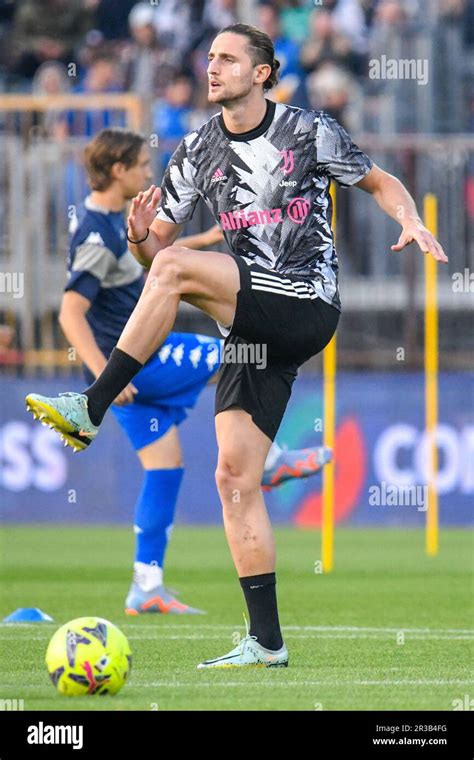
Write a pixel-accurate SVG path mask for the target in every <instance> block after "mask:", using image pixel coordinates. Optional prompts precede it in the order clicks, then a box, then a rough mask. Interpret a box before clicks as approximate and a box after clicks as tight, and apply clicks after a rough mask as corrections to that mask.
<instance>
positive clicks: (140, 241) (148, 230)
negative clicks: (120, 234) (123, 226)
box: [127, 227, 150, 245]
mask: <svg viewBox="0 0 474 760" xmlns="http://www.w3.org/2000/svg"><path fill="white" fill-rule="evenodd" d="M149 234H150V228H149V227H147V230H146V235H145V237H144V238H142V239H141V240H132V238H129V237H128V230H127V240H128V242H129V243H133V244H134V245H139V244H140V243H144V242H145V240H146V239H147V237H148V235H149Z"/></svg>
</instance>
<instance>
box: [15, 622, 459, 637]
mask: <svg viewBox="0 0 474 760" xmlns="http://www.w3.org/2000/svg"><path fill="white" fill-rule="evenodd" d="M59 625H60V624H59V623H1V624H0V631H1V630H2V629H3V630H16V629H19V628H38V626H41V627H45V628H46V626H48V627H51V626H54V627H56V628H57V627H59ZM61 625H62V623H61ZM117 625H118V626H119V628H130V629H133V630H135V631H137V630H140V631H141V630H145V629H147V628H151V629H152V630H154V631H161V630H163V631H167V630H170V629H177V630H181V629H183V628H191V629H192V630H196V631H198V630H207V629H209V630H213V631H215V630H226V631H228V630H231V631H235V630H238V629H240V628H242V627H243V626H242V623H235V624H231V623H228V624H227V623H226V624H224V623H217V624H216V625H210V624H201V623H196V624H193V623H183V624H175V623H169V624H168V623H167V622H164V623H158V621H157V623H156V624H149V623H138V622H137V623H117ZM282 630H283V631H328V632H331V631H334V632H338V631H340V632H344V631H348V632H354V633H358V632H360V633H371V632H373V633H419V634H424V633H428V634H430V633H432V634H443V633H446V634H450V633H455V634H467V635H470V636H474V629H472V628H405V627H404V626H400V627H399V628H383V627H365V626H356V625H351V626H344V625H336V626H330V625H284V626H282Z"/></svg>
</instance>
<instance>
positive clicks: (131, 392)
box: [114, 383, 138, 406]
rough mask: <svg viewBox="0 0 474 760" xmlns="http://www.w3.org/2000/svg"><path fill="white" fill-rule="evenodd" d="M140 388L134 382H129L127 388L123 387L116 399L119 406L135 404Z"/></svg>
mask: <svg viewBox="0 0 474 760" xmlns="http://www.w3.org/2000/svg"><path fill="white" fill-rule="evenodd" d="M137 393H138V390H137V389H136V388H135V386H134V385H132V383H129V384H128V385H127V387H126V388H124V389H123V391H121V392H120V393H119V395H118V396H117V398H116V399H115V401H114V404H117V406H126V405H127V404H133V402H134V400H135V396H136V394H137Z"/></svg>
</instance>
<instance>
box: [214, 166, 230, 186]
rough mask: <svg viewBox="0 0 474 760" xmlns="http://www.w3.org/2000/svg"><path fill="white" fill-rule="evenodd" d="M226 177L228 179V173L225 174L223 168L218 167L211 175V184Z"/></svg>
mask: <svg viewBox="0 0 474 760" xmlns="http://www.w3.org/2000/svg"><path fill="white" fill-rule="evenodd" d="M225 179H227V175H226V174H224V172H223V171H222V169H216V171H215V172H214V174H213V175H212V177H211V185H214V184H215V183H216V182H223V181H224V180H225Z"/></svg>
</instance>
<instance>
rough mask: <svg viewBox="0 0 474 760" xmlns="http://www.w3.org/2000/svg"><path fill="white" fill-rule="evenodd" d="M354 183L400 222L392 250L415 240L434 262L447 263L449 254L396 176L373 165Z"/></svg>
mask: <svg viewBox="0 0 474 760" xmlns="http://www.w3.org/2000/svg"><path fill="white" fill-rule="evenodd" d="M356 185H357V187H360V188H361V189H362V190H365V191H366V192H367V193H371V194H372V195H373V196H374V198H375V200H376V201H377V203H378V204H379V206H380V208H381V209H383V211H385V212H386V213H387V214H388V215H389V216H391V217H392V219H395V221H397V222H398V223H399V224H400V225H401V227H402V231H401V233H400V237H399V239H398V242H397V243H396V244H395V245H392V251H401V250H402V249H403V248H405V246H407V245H409V244H410V243H412V242H413V241H415V242H416V243H418V245H419V247H420V249H421V250H422V251H423V253H431V255H432V256H434V258H435V259H436V261H441V262H442V263H444V264H445V263H447V261H448V257H447V256H446V254H445V252H444V251H443V249H442V247H441V245H440V244H439V243H438V241H437V240H436V238H435V237H434V235H432V234H431V232H430V231H429V230H428V229H427V228H426V227H425V226H424V224H423V222H422V221H421V219H420V216H419V214H418V211H417V209H416V205H415V201H414V200H413V198H412V197H411V195H410V193H409V192H408V190H407V189H406V187H405V186H404V185H403V184H402V183H401V182H400V180H399V179H397V178H396V177H394V176H393V175H392V174H388V172H384V171H383V170H382V169H380V167H378V166H376V165H375V164H374V165H373V167H372V169H371V170H370V172H369V173H368V174H367V176H365V177H364V179H362V180H361V181H360V182H357V183H356Z"/></svg>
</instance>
